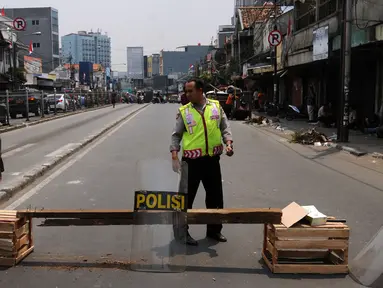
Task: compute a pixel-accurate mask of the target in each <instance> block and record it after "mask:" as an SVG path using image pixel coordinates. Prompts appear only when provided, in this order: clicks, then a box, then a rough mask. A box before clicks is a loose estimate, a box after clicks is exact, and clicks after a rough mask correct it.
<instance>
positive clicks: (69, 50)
mask: <svg viewBox="0 0 383 288" xmlns="http://www.w3.org/2000/svg"><path fill="white" fill-rule="evenodd" d="M61 49H62V58H63V61H64V62H65V63H75V64H78V63H80V62H92V63H94V64H101V65H102V66H103V67H105V68H106V67H111V64H112V63H111V62H112V61H111V60H112V58H111V39H110V37H109V36H108V35H107V34H101V32H86V31H79V32H78V33H77V34H75V33H72V34H68V35H65V36H63V37H61Z"/></svg>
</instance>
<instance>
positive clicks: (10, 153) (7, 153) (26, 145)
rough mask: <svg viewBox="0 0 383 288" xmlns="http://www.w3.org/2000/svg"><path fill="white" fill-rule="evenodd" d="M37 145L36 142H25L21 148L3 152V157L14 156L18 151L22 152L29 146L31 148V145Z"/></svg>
mask: <svg viewBox="0 0 383 288" xmlns="http://www.w3.org/2000/svg"><path fill="white" fill-rule="evenodd" d="M35 145H36V143H29V144H25V145H23V146H21V147H19V148H16V149H13V150H11V151H8V152H6V153H4V154H3V158H7V157H11V156H13V155H15V154H17V153H20V152H22V151H24V150H26V149H28V148H31V147H33V146H35Z"/></svg>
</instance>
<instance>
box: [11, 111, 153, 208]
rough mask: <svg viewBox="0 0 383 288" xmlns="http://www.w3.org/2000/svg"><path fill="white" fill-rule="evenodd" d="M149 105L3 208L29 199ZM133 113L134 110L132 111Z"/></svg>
mask: <svg viewBox="0 0 383 288" xmlns="http://www.w3.org/2000/svg"><path fill="white" fill-rule="evenodd" d="M149 106H150V105H148V106H146V107H145V108H143V109H141V110H139V111H138V112H137V113H135V114H134V115H133V116H132V117H130V118H128V119H126V120H125V121H124V122H122V123H121V124H119V125H118V126H116V127H114V128H112V130H110V131H109V132H108V133H107V134H105V135H104V136H102V137H101V138H100V139H98V140H96V142H94V143H93V144H91V146H89V147H88V148H86V149H85V150H84V151H82V152H81V153H80V154H78V155H77V156H75V157H74V158H73V159H71V160H69V161H68V162H67V163H66V164H64V166H62V167H61V168H59V169H58V170H56V171H55V172H53V173H52V174H51V175H49V176H48V177H47V178H46V179H44V180H43V181H42V182H40V183H39V184H37V185H36V186H35V187H33V188H32V189H30V190H29V191H28V192H27V193H25V194H24V195H22V196H21V197H20V198H19V199H17V200H16V201H14V202H13V203H12V204H10V205H8V206H7V207H6V208H5V210H14V209H16V208H17V207H19V206H20V205H21V204H23V203H24V202H25V201H27V200H28V199H30V198H31V197H32V196H33V195H35V194H36V193H38V192H39V191H40V190H41V189H43V188H44V187H45V186H46V185H48V184H49V183H50V182H52V181H53V180H54V179H55V178H57V177H58V176H60V175H61V174H62V173H63V172H65V170H67V169H68V168H70V167H71V166H72V165H73V164H75V163H76V162H78V161H79V160H81V159H82V158H84V157H85V156H86V155H87V154H88V153H89V152H91V151H92V150H93V149H94V148H96V147H97V146H98V145H100V144H101V143H103V142H104V141H105V140H106V139H108V137H110V136H112V135H113V134H114V133H116V132H117V131H118V130H119V129H120V128H121V127H122V126H124V125H125V124H127V123H128V122H130V121H131V120H133V119H134V118H135V117H136V116H137V115H138V114H140V113H141V112H142V111H144V110H146V109H147V107H149ZM133 113H134V112H133Z"/></svg>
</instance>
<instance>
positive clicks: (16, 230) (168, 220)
mask: <svg viewBox="0 0 383 288" xmlns="http://www.w3.org/2000/svg"><path fill="white" fill-rule="evenodd" d="M156 193H157V195H158V194H161V193H163V192H156ZM164 197H168V196H164ZM152 198H153V197H152ZM164 199H165V198H164ZM157 200H158V199H157ZM161 201H163V200H161ZM173 202H174V201H173ZM173 202H170V203H173ZM157 203H158V201H157ZM161 203H162V202H161ZM164 203H165V202H164ZM164 203H162V204H161V205H165V204H164ZM174 203H175V202H174ZM174 203H173V204H174ZM169 205H172V204H169ZM137 213H139V214H140V215H139V221H137ZM2 215H3V216H2ZM32 218H44V219H45V220H43V222H42V223H41V224H40V225H39V226H40V227H52V226H55V227H60V226H61V227H66V226H106V225H107V226H109V225H135V226H139V225H148V223H150V225H174V213H173V212H172V211H162V210H148V211H144V210H140V211H139V212H137V210H136V209H135V210H83V209H81V210H49V209H43V210H19V211H0V266H9V267H10V266H14V265H16V264H17V263H19V262H20V261H21V260H22V259H23V258H25V257H26V256H27V255H28V254H29V253H31V252H32V251H33V239H32V232H31V231H32ZM281 219H282V210H281V209H279V208H227V209H189V210H187V220H186V222H187V224H188V225H206V224H264V243H263V249H262V258H263V260H264V261H265V263H266V265H267V267H268V268H269V269H270V270H271V271H272V272H273V273H293V274H300V273H303V274H304V273H313V274H339V273H342V274H347V273H348V245H349V243H348V239H349V233H350V231H349V228H348V226H347V225H346V224H344V221H345V220H336V219H335V218H333V217H329V218H328V219H329V220H328V223H326V224H325V225H322V226H317V227H312V226H310V225H305V224H300V223H298V224H296V225H294V226H293V227H290V228H286V227H285V226H284V225H282V224H281ZM342 222H343V223H342ZM4 229H7V230H5V231H2V230H4ZM5 240H8V241H5ZM5 242H6V243H7V244H4V246H1V243H5ZM9 243H11V244H9ZM2 247H8V248H7V249H8V250H4V249H2ZM318 259H319V260H320V262H318ZM131 264H132V263H131Z"/></svg>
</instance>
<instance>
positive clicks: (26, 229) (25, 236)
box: [0, 210, 34, 267]
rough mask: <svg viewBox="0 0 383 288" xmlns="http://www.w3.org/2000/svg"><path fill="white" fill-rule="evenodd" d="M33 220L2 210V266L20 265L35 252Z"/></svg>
mask: <svg viewBox="0 0 383 288" xmlns="http://www.w3.org/2000/svg"><path fill="white" fill-rule="evenodd" d="M33 248H34V247H33V239H32V219H31V218H27V217H22V218H17V217H16V211H4V210H0V266H6V267H11V266H14V265H16V264H18V263H19V262H20V261H21V260H23V259H24V258H25V257H26V256H28V255H29V254H30V253H31V252H32V251H33Z"/></svg>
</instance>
